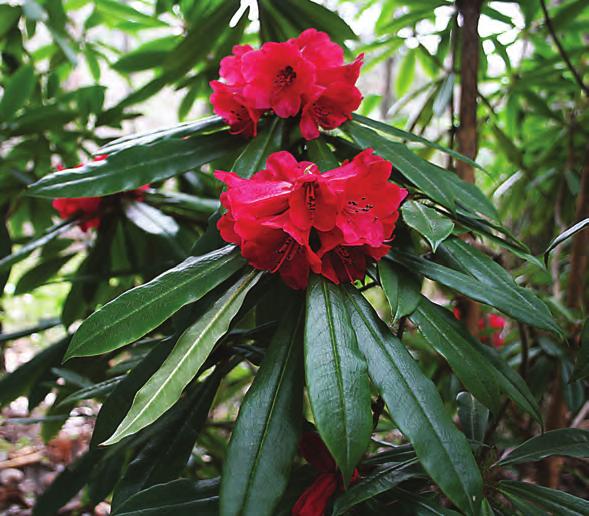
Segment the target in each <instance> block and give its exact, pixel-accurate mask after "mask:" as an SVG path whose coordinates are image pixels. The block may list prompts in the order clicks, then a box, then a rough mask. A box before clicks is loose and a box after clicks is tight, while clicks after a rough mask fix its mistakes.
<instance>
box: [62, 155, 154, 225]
mask: <svg viewBox="0 0 589 516" xmlns="http://www.w3.org/2000/svg"><path fill="white" fill-rule="evenodd" d="M107 158H108V154H99V155H97V156H94V158H93V159H92V161H93V162H98V161H105V160H106V159H107ZM82 166H84V165H83V163H80V164H79V165H76V166H75V167H74V168H80V167H82ZM57 170H58V171H61V170H65V167H64V166H63V165H57ZM148 189H149V185H143V186H140V187H139V188H137V189H136V190H132V191H130V192H125V193H124V194H123V195H126V196H128V197H131V198H133V199H135V200H137V201H143V199H144V198H145V194H144V192H145V191H146V190H148ZM103 200H104V197H75V198H65V197H62V198H59V199H54V200H53V202H52V203H51V205H52V206H53V208H54V209H55V210H56V211H57V213H58V214H59V216H60V218H62V219H64V220H67V219H70V218H73V217H81V220H80V221H79V222H78V226H79V227H80V229H82V231H84V232H86V231H88V230H89V229H92V228H98V227H99V226H100V218H101V213H100V210H101V207H102V203H103Z"/></svg>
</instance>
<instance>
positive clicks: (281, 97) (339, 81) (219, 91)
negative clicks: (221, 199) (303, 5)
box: [211, 29, 364, 140]
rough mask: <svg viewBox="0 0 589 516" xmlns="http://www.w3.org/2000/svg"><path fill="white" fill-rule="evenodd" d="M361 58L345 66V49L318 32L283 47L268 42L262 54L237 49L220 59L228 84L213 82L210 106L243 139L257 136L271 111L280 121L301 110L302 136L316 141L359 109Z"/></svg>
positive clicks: (244, 47)
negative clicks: (261, 118) (358, 85)
mask: <svg viewBox="0 0 589 516" xmlns="http://www.w3.org/2000/svg"><path fill="white" fill-rule="evenodd" d="M363 57H364V56H363V55H360V56H359V57H358V58H357V59H356V60H355V61H354V62H353V63H352V64H348V65H346V64H344V51H343V49H342V48H341V47H340V46H339V45H338V44H336V43H334V42H333V41H331V40H330V39H329V36H328V35H327V34H325V33H324V32H319V31H317V30H315V29H307V30H306V31H304V32H303V33H301V34H300V35H299V36H298V37H297V38H293V39H289V40H288V41H286V42H285V43H274V42H270V43H264V45H262V47H261V48H260V49H259V50H254V49H253V48H252V47H251V46H249V45H237V46H235V47H233V54H232V55H231V56H227V57H225V58H223V59H222V60H221V68H220V70H219V75H220V76H221V79H223V81H224V82H219V81H212V82H211V87H212V89H213V94H212V95H211V103H212V104H213V108H214V111H215V113H217V114H218V115H219V116H221V117H222V118H223V119H224V120H225V121H226V122H227V123H228V124H229V125H230V127H231V132H232V133H233V134H244V135H245V136H255V135H256V129H257V124H258V121H259V119H260V117H261V116H262V114H264V112H266V111H268V110H273V111H274V113H276V114H277V115H278V116H279V117H281V118H288V117H293V116H296V115H297V114H298V113H299V112H301V121H300V128H301V133H302V135H303V137H304V138H306V139H307V140H312V139H314V138H317V137H318V136H319V127H322V128H323V129H335V128H336V127H339V126H340V125H342V124H343V123H344V122H345V121H346V120H348V119H350V118H351V113H352V112H353V111H354V110H355V109H357V108H358V106H359V105H360V102H361V101H362V94H361V93H360V91H359V90H358V88H356V86H355V84H356V81H357V80H358V76H359V74H360V67H361V66H362V60H363Z"/></svg>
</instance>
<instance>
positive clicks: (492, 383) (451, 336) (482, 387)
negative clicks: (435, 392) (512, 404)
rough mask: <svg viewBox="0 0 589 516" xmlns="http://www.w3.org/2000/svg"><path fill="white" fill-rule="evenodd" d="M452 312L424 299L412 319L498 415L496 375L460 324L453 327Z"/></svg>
mask: <svg viewBox="0 0 589 516" xmlns="http://www.w3.org/2000/svg"><path fill="white" fill-rule="evenodd" d="M450 317H451V316H450V313H449V312H448V311H447V310H445V309H443V308H441V307H439V306H438V305H436V304H434V303H432V302H431V301H429V300H428V299H427V298H426V297H423V296H422V298H421V302H420V303H419V306H418V307H417V310H415V312H413V314H412V315H411V320H412V321H413V323H414V324H415V325H416V326H417V327H418V328H419V332H420V333H421V334H422V335H423V336H424V337H425V339H426V340H427V341H428V342H429V343H430V345H431V346H432V347H433V348H434V349H435V350H436V351H437V352H438V353H440V354H441V355H442V356H443V357H444V358H445V359H446V360H447V362H448V364H449V365H450V367H451V368H452V370H453V371H454V373H455V374H456V376H457V377H458V378H459V379H460V381H461V382H462V383H463V384H464V386H465V387H466V388H467V389H468V390H469V391H470V392H472V394H474V395H475V396H476V397H477V398H478V399H479V400H480V401H481V402H482V403H483V404H484V405H486V406H487V407H489V408H490V409H491V410H492V411H493V412H495V413H497V412H498V411H499V407H500V404H501V391H500V390H499V386H498V384H497V381H496V379H495V375H494V374H493V373H494V372H493V371H492V370H491V367H490V366H489V365H488V363H487V361H486V359H485V357H484V356H482V355H481V354H480V353H478V351H477V349H476V348H475V347H474V346H472V345H471V344H470V342H469V341H468V340H467V339H466V338H465V337H464V336H463V335H462V333H461V331H460V330H461V328H460V326H459V325H458V324H452V322H453V321H451V320H450Z"/></svg>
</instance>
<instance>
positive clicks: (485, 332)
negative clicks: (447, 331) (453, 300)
mask: <svg viewBox="0 0 589 516" xmlns="http://www.w3.org/2000/svg"><path fill="white" fill-rule="evenodd" d="M453 313H454V317H456V319H458V320H460V319H461V317H462V314H461V313H460V310H459V309H458V307H454V310H453ZM505 323H506V320H505V318H503V317H501V316H500V315H497V314H485V315H483V316H482V317H481V318H480V319H479V321H478V327H479V333H480V335H479V340H480V341H481V342H484V343H485V344H492V345H493V347H495V348H497V349H499V348H501V347H503V346H504V345H505V339H504V338H503V335H502V333H503V330H504V328H505Z"/></svg>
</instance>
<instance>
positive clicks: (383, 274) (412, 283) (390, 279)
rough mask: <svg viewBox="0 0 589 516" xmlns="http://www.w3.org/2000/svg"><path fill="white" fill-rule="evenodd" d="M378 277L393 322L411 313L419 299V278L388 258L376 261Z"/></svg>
mask: <svg viewBox="0 0 589 516" xmlns="http://www.w3.org/2000/svg"><path fill="white" fill-rule="evenodd" d="M378 277H379V278H380V284H381V286H382V289H383V291H384V293H385V296H386V298H387V301H388V303H389V306H390V308H391V313H392V315H393V323H396V322H398V321H399V319H401V317H405V316H406V315H411V314H412V313H413V312H414V310H415V309H416V308H417V305H418V304H419V300H420V299H421V293H420V292H421V285H420V283H419V279H418V278H417V277H416V276H415V275H414V274H412V273H411V272H409V271H408V270H407V269H405V268H404V267H401V266H400V265H397V264H394V263H392V262H391V261H390V260H381V261H380V262H378Z"/></svg>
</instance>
